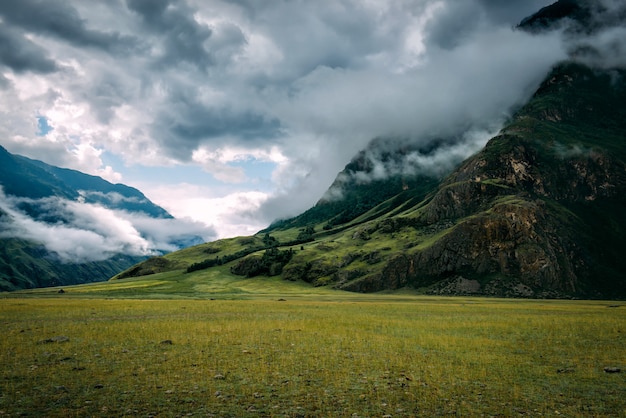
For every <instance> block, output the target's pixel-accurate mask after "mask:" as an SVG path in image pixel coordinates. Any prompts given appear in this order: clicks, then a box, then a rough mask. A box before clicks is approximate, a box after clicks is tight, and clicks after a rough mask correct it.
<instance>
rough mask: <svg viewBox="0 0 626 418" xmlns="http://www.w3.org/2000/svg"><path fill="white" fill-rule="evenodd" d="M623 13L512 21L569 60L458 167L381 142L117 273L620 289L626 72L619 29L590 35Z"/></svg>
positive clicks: (569, 10)
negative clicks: (306, 189) (553, 35)
mask: <svg viewBox="0 0 626 418" xmlns="http://www.w3.org/2000/svg"><path fill="white" fill-rule="evenodd" d="M620 7H621V8H620ZM624 21H626V8H624V7H623V6H619V5H618V4H613V3H605V2H594V1H583V0H579V1H574V0H560V1H558V2H556V3H554V4H553V5H551V6H548V7H546V8H544V9H542V10H540V11H539V12H537V13H536V14H534V15H532V16H530V17H529V18H527V19H524V20H523V21H522V22H521V23H520V25H519V26H518V29H519V30H526V31H529V32H533V33H534V32H541V31H547V30H552V29H554V28H559V29H564V36H565V42H566V45H568V47H569V48H570V49H571V56H572V60H571V61H567V62H563V63H561V64H559V65H557V66H556V67H555V68H554V69H553V70H552V71H551V73H550V74H548V75H547V76H546V78H545V80H544V81H543V83H541V85H540V86H539V88H538V89H537V91H536V92H535V94H534V95H533V96H532V98H531V99H530V100H529V101H528V102H527V103H526V104H525V105H524V106H522V107H521V108H520V109H518V111H517V112H516V113H515V114H514V116H513V117H512V118H511V119H510V120H509V121H508V123H506V124H505V126H504V127H503V129H502V130H501V131H500V133H499V134H498V135H496V136H495V137H494V138H492V139H491V140H490V141H489V142H488V143H487V145H486V146H485V148H484V149H483V150H482V151H480V152H478V153H477V154H475V155H474V156H472V157H470V158H468V159H467V160H466V161H464V162H462V163H461V164H459V165H458V166H457V167H455V168H454V169H451V170H448V171H447V172H446V171H442V170H440V171H439V172H435V173H433V172H432V171H431V172H429V171H428V170H425V169H424V167H422V166H420V165H408V164H407V161H408V160H407V158H406V156H407V155H410V154H413V153H417V154H420V155H426V156H427V155H428V154H429V153H431V152H433V150H429V149H420V147H418V146H415V145H412V144H411V143H410V141H407V140H406V139H404V140H403V139H398V138H395V139H377V140H375V141H373V142H372V143H371V144H370V146H369V147H368V149H366V150H364V151H363V152H361V153H360V154H359V155H357V156H356V157H355V158H354V159H353V160H352V161H351V162H350V163H349V164H348V165H347V166H346V168H345V169H344V170H343V171H342V172H341V173H340V174H339V176H338V177H337V180H336V181H335V182H334V183H333V185H332V186H331V187H330V189H329V191H328V192H327V193H326V194H325V196H324V197H322V199H320V201H319V202H318V203H317V204H316V205H315V206H314V207H313V208H311V209H309V210H308V211H306V212H304V213H303V214H301V215H299V216H297V217H295V218H292V219H286V220H281V221H278V222H275V223H274V224H272V225H270V227H268V228H267V229H265V230H264V231H261V232H260V233H259V234H257V235H256V236H253V237H240V238H236V239H233V240H229V241H218V242H215V243H208V244H203V245H202V246H199V247H194V248H191V249H187V250H184V251H182V252H179V253H173V254H170V255H167V256H164V257H162V258H159V259H152V260H149V261H147V262H145V263H143V264H140V265H138V266H135V267H134V268H133V269H131V270H128V271H126V272H125V273H123V274H121V275H119V276H117V278H118V279H121V278H124V277H133V276H141V275H144V274H152V273H158V272H164V271H169V272H175V271H178V272H179V274H188V275H192V276H191V277H193V275H195V274H198V273H197V272H199V271H206V270H207V269H219V271H220V272H221V273H222V274H226V275H229V274H230V275H232V276H244V277H254V276H263V275H265V276H281V277H282V278H283V279H285V280H294V281H295V280H302V281H305V282H308V283H312V284H314V285H315V286H332V287H335V288H338V289H344V290H351V291H357V292H375V291H381V290H386V289H399V288H404V287H409V288H414V289H418V290H419V291H421V292H424V293H429V294H456V295H458V294H476V295H494V296H515V297H584V298H624V297H626V282H625V279H624V277H623V273H622V272H623V271H625V268H626V261H625V260H624V258H623V257H622V254H623V252H624V250H625V249H626V235H625V233H626V220H624V217H623V212H624V208H626V201H625V199H626V198H625V197H624V196H626V138H625V136H624V132H626V129H625V128H626V108H625V107H624V103H626V70H624V69H623V65H620V64H619V63H620V61H619V57H617V58H616V57H615V56H614V55H615V54H614V53H616V51H618V50H616V49H615V48H617V47H619V42H620V41H619V39H617V38H615V39H613V43H611V44H609V45H607V44H606V43H603V42H600V38H598V36H597V34H598V33H601V32H602V31H603V30H605V29H606V30H608V32H605V33H609V34H612V33H613V32H614V29H615V28H616V27H619V26H620V25H622V24H623V22H624ZM611 51H612V52H611ZM607 63H611V64H614V65H608V64H607ZM446 143H447V141H446V140H445V139H444V140H439V141H435V142H434V144H435V145H434V149H435V150H436V149H438V148H441V147H443V146H445V144H446ZM381 167H382V171H383V172H384V173H385V175H382V176H380V175H377V173H379V172H380V171H381ZM394 167H395V168H396V169H390V168H394ZM398 167H399V169H397V168H398ZM200 277H201V276H198V278H200Z"/></svg>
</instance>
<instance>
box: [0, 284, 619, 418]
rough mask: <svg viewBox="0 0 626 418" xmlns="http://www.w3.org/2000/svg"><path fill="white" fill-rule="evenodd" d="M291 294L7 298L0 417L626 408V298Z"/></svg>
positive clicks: (0, 326) (612, 412)
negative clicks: (331, 298)
mask: <svg viewBox="0 0 626 418" xmlns="http://www.w3.org/2000/svg"><path fill="white" fill-rule="evenodd" d="M337 294H338V295H339V293H337ZM286 299H287V300H285V301H278V300H276V299H272V300H260V299H257V300H128V299H114V300H107V299H80V298H75V299H67V298H64V297H61V296H60V297H58V298H45V299H42V298H5V299H0V330H1V332H2V339H1V340H0V415H6V416H18V415H22V416H53V417H54V416H64V417H66V416H67V417H72V416H75V417H83V416H144V417H145V416H159V417H169V416H217V417H229V416H230V417H244V416H252V417H266V416H267V417H274V416H275V417H317V416H319V417H336V416H337V417H341V416H345V417H352V416H372V417H382V416H385V415H387V416H394V417H404V416H436V415H459V416H481V415H485V416H495V415H498V416H520V415H522V416H557V415H562V416H570V417H571V416H585V417H587V416H625V415H626V399H625V397H624V394H625V393H626V374H625V373H624V372H622V373H606V372H605V371H604V368H605V367H621V368H624V366H626V344H625V342H626V341H625V339H624V334H625V333H626V305H625V306H617V307H616V306H615V305H619V303H612V302H585V301H520V300H497V299H480V298H428V297H416V296H411V295H404V296H398V295H388V296H386V295H380V294H379V295H373V296H368V295H360V296H358V297H357V296H355V297H354V299H349V298H345V299H343V298H340V297H337V300H336V301H324V300H316V299H315V298H309V299H302V298H300V299H295V298H293V299H292V298H286ZM54 337H67V338H68V340H67V341H65V342H63V341H61V342H45V341H46V340H48V339H52V340H54ZM61 340H63V338H62V339H61Z"/></svg>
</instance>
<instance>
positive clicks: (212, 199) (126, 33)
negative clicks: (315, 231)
mask: <svg viewBox="0 0 626 418" xmlns="http://www.w3.org/2000/svg"><path fill="white" fill-rule="evenodd" d="M548 4H550V2H549V1H535V0H529V1H523V2H513V3H511V2H507V1H503V0H491V1H487V0H468V1H463V2H458V1H452V0H438V1H435V0H413V1H401V0H397V1H391V2H362V1H353V0H342V1H321V2H302V3H297V2H289V1H276V2H269V3H261V2H252V1H229V2H225V1H214V2H208V3H207V2H202V1H197V0H187V1H184V0H179V1H174V0H171V1H170V0H159V1H145V0H126V1H122V0H118V1H104V0H99V1H92V2H81V1H73V0H49V1H45V2H42V1H37V0H19V1H18V0H9V1H4V2H1V4H0V19H1V20H2V25H0V40H1V41H2V42H1V44H2V45H4V47H0V88H1V89H2V99H0V115H1V118H0V120H1V121H2V122H0V141H1V143H2V145H4V146H5V147H6V148H7V149H9V151H11V152H13V153H17V154H22V155H26V156H29V157H33V158H38V159H43V160H45V161H46V162H48V163H50V164H54V165H58V166H62V167H70V168H74V169H78V170H81V171H83V172H86V173H90V174H96V175H101V176H103V177H105V178H107V179H108V180H112V181H113V182H123V183H126V184H130V185H132V186H134V187H138V188H140V189H141V190H142V191H144V192H145V193H146V195H147V196H148V197H149V198H150V199H152V200H154V201H155V202H156V203H158V204H160V205H162V206H163V207H165V208H166V209H167V210H168V211H170V212H172V213H173V214H174V215H175V216H177V217H179V214H178V213H177V212H176V211H179V213H184V214H185V215H190V216H191V215H192V216H194V218H195V219H196V220H198V221H201V222H203V223H204V224H206V225H210V226H211V225H212V226H213V228H215V230H216V231H217V234H218V236H224V235H226V234H237V233H241V231H249V230H251V229H254V228H260V227H262V226H264V225H267V224H268V223H269V222H271V221H272V220H274V219H276V218H282V217H287V216H290V215H294V214H297V213H299V212H301V211H302V210H304V209H306V208H308V207H310V206H311V205H312V204H313V203H314V202H315V201H316V200H317V199H319V197H320V196H321V195H322V194H323V193H324V191H325V190H326V189H327V188H328V186H329V185H330V184H331V183H332V181H333V179H334V177H335V176H336V174H337V173H338V172H339V171H340V170H341V169H342V168H343V166H344V165H345V164H346V163H347V162H348V161H349V160H350V159H351V158H352V157H353V156H354V155H355V154H356V153H358V152H359V151H360V150H362V149H364V148H365V147H366V145H367V144H368V143H369V142H370V141H371V140H372V139H373V138H378V137H394V138H401V139H402V140H406V141H411V142H412V143H415V144H418V145H420V144H424V145H427V144H429V143H430V142H431V141H433V140H439V139H441V138H445V139H450V138H458V139H459V141H460V142H459V143H457V144H450V143H449V144H448V148H445V149H442V150H441V151H440V152H438V153H436V154H433V155H436V158H437V160H436V162H435V163H433V161H431V160H429V161H423V163H424V164H425V165H426V166H428V165H430V166H437V167H448V166H453V165H454V164H455V163H457V162H458V161H460V160H461V159H462V158H464V157H466V156H467V155H470V154H471V153H473V152H476V151H477V150H478V149H480V147H481V146H482V144H484V143H485V141H486V140H487V139H488V138H489V137H490V136H491V135H493V133H495V132H497V131H498V129H499V127H500V126H502V124H503V122H504V121H505V120H506V119H507V118H508V117H509V116H510V115H511V113H512V112H513V111H514V110H515V109H516V108H517V107H519V106H520V105H521V104H523V103H524V102H525V101H526V100H527V99H528V98H529V96H530V95H531V94H532V92H533V91H534V90H535V89H536V87H537V86H538V83H539V82H540V81H541V79H542V78H543V77H544V76H545V74H547V72H548V71H549V69H550V68H551V67H552V66H553V65H554V64H556V63H557V62H559V61H561V60H563V59H566V58H568V57H575V58H576V59H580V60H584V61H593V62H594V64H595V65H598V66H605V67H611V66H615V65H623V62H622V60H623V55H624V54H622V53H620V51H623V41H622V40H623V39H624V38H625V37H624V36H622V35H623V30H624V29H623V27H621V26H619V25H618V26H613V27H611V26H609V27H608V28H603V29H602V30H597V31H595V32H592V33H591V34H586V35H585V38H584V39H581V37H580V36H579V35H577V34H573V33H572V32H568V31H567V28H568V27H570V24H571V22H563V26H562V28H561V29H560V30H556V31H543V32H536V33H530V32H527V31H521V30H516V29H515V26H516V25H517V24H518V23H519V22H520V21H521V20H522V19H523V18H525V17H527V16H529V15H530V14H532V13H534V12H535V11H537V10H539V9H540V8H541V7H544V6H547V5H548ZM598 4H599V5H600V6H597V7H594V9H593V10H592V11H591V15H592V16H593V19H594V20H595V21H603V22H609V21H611V16H613V15H615V14H616V13H621V10H622V9H621V8H622V5H621V4H620V2H618V1H608V0H606V1H602V2H599V3H598ZM590 47H591V48H590ZM616 52H617V53H616ZM415 157H417V156H415ZM233 201H237V202H239V203H238V205H235V206H233V205H232V204H231V203H230V202H233Z"/></svg>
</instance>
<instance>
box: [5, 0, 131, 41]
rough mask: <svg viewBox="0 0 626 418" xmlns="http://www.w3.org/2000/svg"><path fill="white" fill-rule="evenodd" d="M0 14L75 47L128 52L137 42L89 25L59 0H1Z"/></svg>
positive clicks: (13, 22) (10, 20)
mask: <svg viewBox="0 0 626 418" xmlns="http://www.w3.org/2000/svg"><path fill="white" fill-rule="evenodd" d="M0 16H2V17H3V19H4V21H5V23H7V24H10V25H14V26H16V27H21V28H23V29H24V30H26V31H28V32H33V33H37V34H42V35H52V36H55V37H57V38H60V39H62V40H64V41H66V42H69V43H70V44H72V45H73V46H75V47H93V48H98V49H102V50H106V51H109V52H119V53H128V52H130V51H132V50H133V49H134V48H135V47H136V46H137V44H138V42H137V39H136V38H133V37H130V36H124V35H121V34H119V33H115V32H101V31H97V30H93V29H89V28H88V27H87V23H86V21H85V20H83V19H82V18H81V17H80V15H79V14H78V12H77V11H76V9H75V8H74V7H72V6H71V5H69V4H68V3H67V2H66V1H62V0H19V1H1V2H0Z"/></svg>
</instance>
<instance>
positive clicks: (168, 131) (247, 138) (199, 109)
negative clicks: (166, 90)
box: [151, 88, 281, 160]
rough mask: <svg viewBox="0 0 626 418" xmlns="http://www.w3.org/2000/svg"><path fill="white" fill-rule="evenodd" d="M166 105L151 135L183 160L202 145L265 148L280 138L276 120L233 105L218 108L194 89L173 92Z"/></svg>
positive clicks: (154, 123) (158, 116)
mask: <svg viewBox="0 0 626 418" xmlns="http://www.w3.org/2000/svg"><path fill="white" fill-rule="evenodd" d="M167 104H168V105H167V108H165V109H162V110H161V111H160V112H159V113H158V115H157V118H156V119H155V121H154V122H153V124H152V126H151V133H152V136H153V137H154V138H155V139H156V140H157V141H159V142H160V143H161V146H162V147H163V148H164V149H165V150H167V151H168V152H169V153H170V154H171V155H174V156H176V157H177V158H179V159H181V160H186V159H188V158H189V157H190V156H191V153H192V151H193V150H194V149H196V148H197V147H198V145H199V144H202V143H207V142H210V141H213V142H215V144H216V145H217V144H223V143H224V141H227V142H231V143H236V142H241V143H250V142H253V143H254V142H256V143H259V142H261V145H263V141H265V140H268V139H271V138H276V137H277V136H278V135H279V134H280V129H281V127H280V122H279V121H278V120H277V119H275V118H271V117H269V116H267V115H264V114H262V113H259V112H257V111H255V110H252V109H247V108H245V107H243V108H235V107H233V105H232V104H222V105H221V106H216V105H215V104H212V103H211V102H210V101H208V100H202V98H201V97H199V95H198V94H197V91H195V90H193V89H185V88H180V89H177V90H174V91H172V92H171V96H170V97H169V98H168V100H167ZM224 138H228V139H224Z"/></svg>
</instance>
